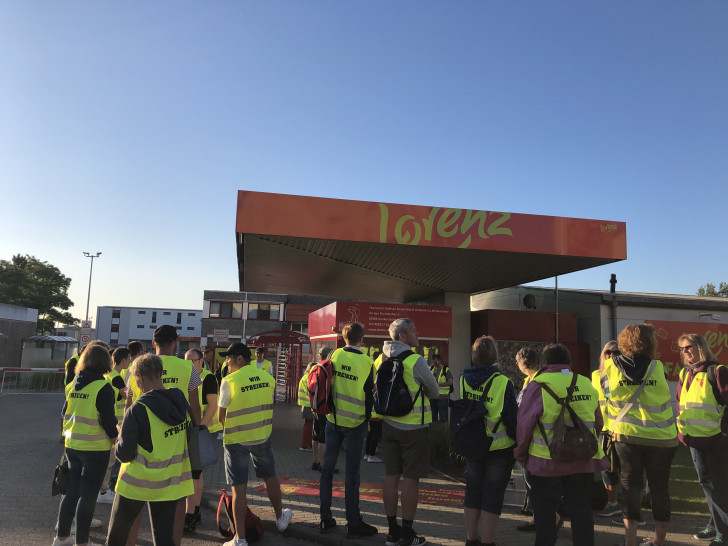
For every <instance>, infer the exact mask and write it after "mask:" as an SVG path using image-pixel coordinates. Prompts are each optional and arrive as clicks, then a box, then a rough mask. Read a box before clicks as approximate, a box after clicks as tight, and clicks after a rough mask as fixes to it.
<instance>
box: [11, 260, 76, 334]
mask: <svg viewBox="0 0 728 546" xmlns="http://www.w3.org/2000/svg"><path fill="white" fill-rule="evenodd" d="M70 284H71V279H70V278H69V277H66V276H65V275H64V274H63V273H61V271H60V269H58V268H57V267H56V266H54V265H51V264H49V263H48V262H42V261H40V260H39V259H37V258H36V257H35V256H28V255H27V254H26V255H25V256H22V255H20V254H16V255H15V256H13V259H12V260H11V261H7V260H0V302H2V303H9V304H11V305H20V306H23V307H30V308H32V309H37V310H38V333H43V332H50V331H52V330H53V327H54V325H55V323H56V322H62V323H63V324H77V323H78V319H75V318H73V316H71V313H69V312H68V309H70V308H71V306H72V305H73V302H72V301H71V300H70V298H69V297H68V287H69V286H70Z"/></svg>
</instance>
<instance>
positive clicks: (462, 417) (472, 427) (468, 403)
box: [450, 372, 501, 459]
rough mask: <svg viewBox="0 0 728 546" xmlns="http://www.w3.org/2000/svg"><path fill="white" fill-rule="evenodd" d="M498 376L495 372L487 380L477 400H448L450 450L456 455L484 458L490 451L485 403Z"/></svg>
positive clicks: (498, 423) (496, 427)
mask: <svg viewBox="0 0 728 546" xmlns="http://www.w3.org/2000/svg"><path fill="white" fill-rule="evenodd" d="M499 375H500V374H499V373H497V372H496V373H494V374H493V375H491V376H490V377H489V378H488V380H487V381H486V385H485V388H484V389H483V394H481V395H480V397H479V398H475V399H473V398H468V399H463V400H450V449H451V450H452V451H453V452H455V453H457V454H458V455H462V456H463V457H468V458H471V459H477V458H482V457H484V456H486V455H487V454H488V452H489V451H490V445H491V444H492V443H493V437H492V436H488V434H487V433H486V431H485V417H486V415H487V414H488V412H487V411H486V408H485V401H486V400H487V399H488V391H489V390H490V387H491V386H492V385H493V380H494V379H495V378H496V377H498V376H499ZM461 393H462V384H461ZM500 423H501V421H500V419H498V422H497V423H496V424H495V427H493V432H495V431H496V430H498V427H499V426H500Z"/></svg>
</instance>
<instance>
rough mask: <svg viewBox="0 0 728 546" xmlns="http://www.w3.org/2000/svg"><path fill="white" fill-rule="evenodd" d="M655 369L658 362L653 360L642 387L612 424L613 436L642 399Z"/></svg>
mask: <svg viewBox="0 0 728 546" xmlns="http://www.w3.org/2000/svg"><path fill="white" fill-rule="evenodd" d="M655 367H657V360H653V361H652V362H650V367H649V369H648V370H647V373H646V374H645V377H644V378H643V379H642V383H640V386H639V387H638V388H637V390H636V391H634V393H632V396H631V397H630V399H629V400H628V401H627V403H626V404H625V406H624V407H623V408H622V411H620V412H619V415H617V417H616V418H615V419H614V421H613V422H612V430H611V431H610V434H611V435H612V436H614V431H615V429H616V428H617V425H618V424H619V422H620V421H621V420H622V417H624V416H625V415H627V412H628V411H629V410H630V409H632V406H633V405H634V403H635V402H636V401H637V399H638V398H639V397H640V395H641V394H642V392H643V391H644V390H645V387H646V386H647V380H648V379H649V378H650V377H651V376H652V372H654V371H655Z"/></svg>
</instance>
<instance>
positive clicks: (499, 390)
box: [460, 374, 516, 451]
mask: <svg viewBox="0 0 728 546" xmlns="http://www.w3.org/2000/svg"><path fill="white" fill-rule="evenodd" d="M488 379H489V380H491V379H490V377H489V378H488ZM491 382H492V385H491V386H490V390H489V391H488V396H486V397H485V402H483V405H484V406H485V411H486V416H485V422H484V426H485V433H486V434H487V435H488V436H492V437H493V443H492V444H490V451H496V450H498V449H506V448H508V447H511V446H513V445H514V444H515V443H516V441H515V440H514V439H513V438H511V437H510V436H508V434H506V427H505V425H504V424H503V423H501V422H500V420H501V414H502V413H503V403H504V402H505V397H506V387H507V386H508V384H509V383H510V382H511V381H510V379H508V378H507V377H506V376H505V375H501V374H498V375H497V376H496V377H493V378H492V380H491ZM487 383H488V380H486V381H484V382H483V383H482V384H481V385H478V387H477V388H475V389H473V388H472V387H470V385H468V383H467V381H465V377H464V376H462V375H461V376H460V392H461V393H462V396H463V399H466V400H478V401H479V400H480V397H481V396H482V395H483V391H484V390H485V386H486V384H487ZM496 425H497V429H496Z"/></svg>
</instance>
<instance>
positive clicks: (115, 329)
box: [111, 324, 119, 332]
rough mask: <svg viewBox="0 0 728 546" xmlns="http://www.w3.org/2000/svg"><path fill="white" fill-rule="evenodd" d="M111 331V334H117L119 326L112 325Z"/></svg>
mask: <svg viewBox="0 0 728 546" xmlns="http://www.w3.org/2000/svg"><path fill="white" fill-rule="evenodd" d="M111 331H112V332H118V331H119V325H118V324H112V325H111Z"/></svg>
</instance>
